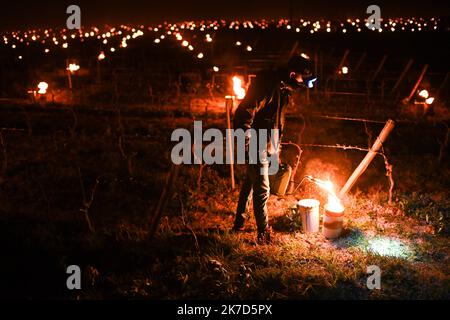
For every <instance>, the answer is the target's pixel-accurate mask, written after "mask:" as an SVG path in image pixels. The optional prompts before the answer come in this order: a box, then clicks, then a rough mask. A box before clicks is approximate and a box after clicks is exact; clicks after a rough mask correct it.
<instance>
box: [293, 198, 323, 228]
mask: <svg viewBox="0 0 450 320" xmlns="http://www.w3.org/2000/svg"><path fill="white" fill-rule="evenodd" d="M319 206H320V202H319V201H318V200H315V199H303V200H300V201H299V202H298V203H297V210H298V213H299V214H300V216H301V217H302V225H303V231H304V232H306V233H316V232H319V227H320V223H319Z"/></svg>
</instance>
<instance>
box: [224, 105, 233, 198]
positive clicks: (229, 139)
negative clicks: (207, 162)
mask: <svg viewBox="0 0 450 320" xmlns="http://www.w3.org/2000/svg"><path fill="white" fill-rule="evenodd" d="M233 104H234V97H232V96H226V97H225V108H226V112H227V132H228V134H227V135H226V136H227V146H228V150H229V152H227V154H229V161H230V175H231V189H234V188H235V181H234V149H233V135H232V134H231V113H232V111H233Z"/></svg>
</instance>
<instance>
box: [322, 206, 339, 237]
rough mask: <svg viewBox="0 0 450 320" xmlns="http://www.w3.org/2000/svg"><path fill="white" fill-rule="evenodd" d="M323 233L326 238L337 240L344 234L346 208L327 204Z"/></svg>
mask: <svg viewBox="0 0 450 320" xmlns="http://www.w3.org/2000/svg"><path fill="white" fill-rule="evenodd" d="M324 211H325V212H324V215H323V228H322V233H323V235H324V236H325V238H328V239H336V238H338V237H339V236H340V235H341V233H342V228H343V225H344V211H345V209H344V207H343V206H333V205H330V204H326V205H325V207H324Z"/></svg>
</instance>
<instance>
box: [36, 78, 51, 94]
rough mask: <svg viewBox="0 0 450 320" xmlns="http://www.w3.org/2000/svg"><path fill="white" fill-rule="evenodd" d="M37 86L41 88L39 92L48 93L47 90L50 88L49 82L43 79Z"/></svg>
mask: <svg viewBox="0 0 450 320" xmlns="http://www.w3.org/2000/svg"><path fill="white" fill-rule="evenodd" d="M37 87H38V89H39V91H38V93H39V94H46V93H47V90H48V83H47V82H44V81H41V82H39V84H38V86H37Z"/></svg>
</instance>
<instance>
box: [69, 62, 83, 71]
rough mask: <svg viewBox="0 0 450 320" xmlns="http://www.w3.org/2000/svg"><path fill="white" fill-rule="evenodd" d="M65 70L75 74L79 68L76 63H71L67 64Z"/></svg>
mask: <svg viewBox="0 0 450 320" xmlns="http://www.w3.org/2000/svg"><path fill="white" fill-rule="evenodd" d="M67 70H69V71H70V72H75V71H78V70H80V66H79V65H77V64H76V63H71V64H69V66H68V67H67Z"/></svg>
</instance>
